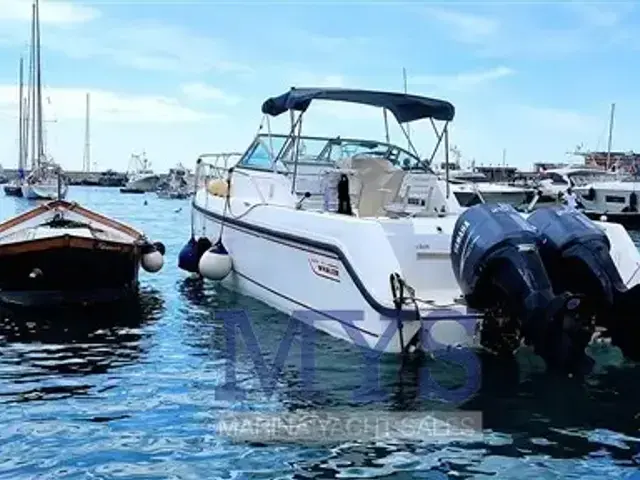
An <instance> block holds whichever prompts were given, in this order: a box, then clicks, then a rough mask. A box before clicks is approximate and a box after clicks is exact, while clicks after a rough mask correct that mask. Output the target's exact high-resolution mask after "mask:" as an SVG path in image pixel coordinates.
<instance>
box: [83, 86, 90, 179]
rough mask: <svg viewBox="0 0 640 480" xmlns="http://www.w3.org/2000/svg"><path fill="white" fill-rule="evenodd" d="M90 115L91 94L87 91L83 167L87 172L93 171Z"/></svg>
mask: <svg viewBox="0 0 640 480" xmlns="http://www.w3.org/2000/svg"><path fill="white" fill-rule="evenodd" d="M89 115H90V95H89V93H88V92H87V110H86V113H85V124H84V158H83V163H84V165H83V167H84V171H85V172H87V173H88V172H90V171H91V147H90V140H89V139H90V124H89Z"/></svg>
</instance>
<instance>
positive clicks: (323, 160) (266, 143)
mask: <svg viewBox="0 0 640 480" xmlns="http://www.w3.org/2000/svg"><path fill="white" fill-rule="evenodd" d="M277 140H284V142H281V145H282V146H281V147H280V148H279V150H278V152H276V153H274V151H273V149H272V146H273V143H274V141H277ZM304 142H318V143H319V144H322V148H320V149H319V151H318V153H317V154H315V155H305V154H304V145H305V143H304ZM296 144H297V145H298V149H299V151H298V155H297V163H298V165H326V166H329V167H336V168H339V165H340V163H341V161H342V160H343V159H344V157H349V156H351V155H349V154H348V153H347V154H346V155H345V156H344V157H341V158H340V159H334V157H333V155H332V153H333V151H334V148H339V149H341V150H343V151H344V150H345V148H348V147H354V148H356V147H364V148H365V149H366V148H367V147H368V146H370V147H372V148H370V149H369V151H363V152H357V153H356V154H364V155H371V156H375V157H376V158H380V159H384V160H388V161H389V162H390V163H391V164H392V165H393V166H395V167H399V168H401V169H403V170H406V171H413V170H422V171H426V172H427V173H432V174H434V175H435V172H434V171H433V170H432V169H431V168H430V166H429V165H428V164H426V163H425V162H424V161H423V160H421V159H420V158H419V157H418V156H416V155H415V154H413V153H411V152H409V150H407V149H405V148H402V147H399V146H398V145H395V144H393V143H388V142H383V141H379V140H367V139H362V138H346V137H340V136H337V137H324V136H314V135H300V136H296V139H295V141H293V140H292V139H291V136H290V135H286V134H277V133H272V134H266V133H259V134H258V135H256V137H255V138H254V139H253V142H251V144H250V145H249V148H248V149H247V150H246V151H245V153H244V154H243V155H242V157H241V158H240V160H239V161H238V163H237V165H238V166H239V167H241V168H245V169H249V170H259V171H268V172H272V171H274V170H275V171H277V172H279V173H284V174H289V173H291V170H290V168H289V167H290V166H293V165H294V164H295V163H296V157H294V154H295V151H294V150H295V147H296ZM300 145H302V146H300ZM258 149H263V150H264V152H265V153H266V155H267V157H268V158H267V159H266V160H267V162H268V164H265V165H264V166H261V165H256V164H251V163H249V162H248V160H250V159H251V158H252V157H253V156H254V154H255V153H256V151H257V150H258ZM403 157H404V159H402V158H403ZM401 159H402V160H401ZM407 160H408V161H409V162H407ZM243 162H244V163H243Z"/></svg>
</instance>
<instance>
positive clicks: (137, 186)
mask: <svg viewBox="0 0 640 480" xmlns="http://www.w3.org/2000/svg"><path fill="white" fill-rule="evenodd" d="M127 178H128V181H127V184H126V185H125V186H124V187H122V188H121V189H120V192H121V193H145V192H153V191H154V190H155V189H156V188H157V187H158V183H159V182H160V176H159V175H158V174H157V173H155V172H154V171H153V170H152V168H151V162H150V161H149V159H147V155H146V153H145V152H142V154H140V155H136V154H133V153H132V154H131V158H130V160H129V171H128V172H127Z"/></svg>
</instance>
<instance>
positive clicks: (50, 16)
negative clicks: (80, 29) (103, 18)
mask: <svg viewBox="0 0 640 480" xmlns="http://www.w3.org/2000/svg"><path fill="white" fill-rule="evenodd" d="M32 3H33V2H32V1H30V0H0V20H10V21H30V20H31V5H32ZM98 17H100V11H99V10H97V9H95V8H92V7H88V6H85V5H79V4H77V3H74V2H68V1H48V0H45V1H41V2H40V21H41V22H42V23H53V24H70V23H84V22H89V21H91V20H95V19H96V18H98Z"/></svg>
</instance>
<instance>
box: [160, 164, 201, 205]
mask: <svg viewBox="0 0 640 480" xmlns="http://www.w3.org/2000/svg"><path fill="white" fill-rule="evenodd" d="M190 177H191V172H189V170H188V169H187V168H185V167H184V165H182V164H181V163H179V164H178V165H177V166H175V167H173V168H170V169H169V174H168V175H167V177H166V178H165V179H163V180H161V181H160V182H159V183H158V189H157V190H156V193H157V195H158V197H160V198H168V199H184V198H188V197H190V196H191V195H192V194H193V182H192V181H191V182H190V181H189V180H190V179H191V178H190Z"/></svg>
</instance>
